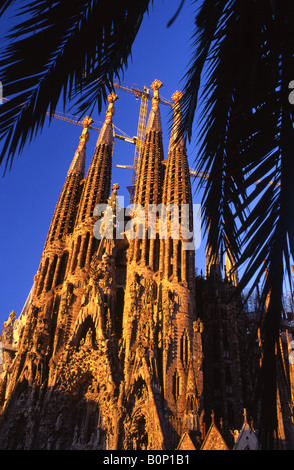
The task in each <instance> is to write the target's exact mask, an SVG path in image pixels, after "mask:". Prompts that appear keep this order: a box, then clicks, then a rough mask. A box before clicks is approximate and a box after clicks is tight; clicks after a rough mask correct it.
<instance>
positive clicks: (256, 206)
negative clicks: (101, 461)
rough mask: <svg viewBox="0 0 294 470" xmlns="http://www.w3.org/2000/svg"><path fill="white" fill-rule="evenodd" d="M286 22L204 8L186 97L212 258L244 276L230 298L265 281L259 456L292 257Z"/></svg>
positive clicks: (291, 17)
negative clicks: (222, 258)
mask: <svg viewBox="0 0 294 470" xmlns="http://www.w3.org/2000/svg"><path fill="white" fill-rule="evenodd" d="M212 3H213V5H212ZM293 22H294V6H293V5H292V2H287V1H285V2H279V3H277V2H267V1H265V0H261V1H259V2H255V1H253V0H248V1H246V2H239V1H237V0H231V1H218V2H211V1H210V0H204V2H203V3H202V5H201V8H200V10H199V12H198V15H197V17H196V35H195V38H196V41H195V44H194V47H195V46H197V47H196V52H195V55H194V57H193V60H192V62H191V65H190V68H189V70H188V72H187V74H186V85H185V88H184V97H185V106H183V122H184V125H183V127H184V129H185V132H186V134H187V136H188V138H190V137H191V133H192V126H193V119H194V115H195V109H196V106H198V107H199V108H200V109H201V114H200V120H199V124H198V125H199V127H200V132H199V135H198V141H199V149H200V150H199V153H198V155H197V160H196V169H197V170H198V171H204V170H206V171H207V169H209V171H210V178H209V179H208V182H207V186H206V190H205V192H204V197H203V201H202V203H203V206H204V211H203V213H204V222H205V221H209V223H208V224H207V228H209V232H208V243H209V246H210V249H211V252H212V253H213V254H214V256H215V255H217V253H218V251H219V249H220V247H221V246H226V244H228V245H229V247H230V251H231V253H232V255H233V257H234V259H235V260H236V267H237V268H238V269H241V268H242V269H244V275H243V276H242V278H241V281H240V284H239V290H238V291H237V292H240V291H242V290H243V289H244V288H245V286H247V285H248V284H249V283H250V285H251V289H250V291H249V293H250V292H251V291H252V290H253V289H254V288H256V287H257V286H258V285H259V283H260V282H261V281H262V280H263V281H264V283H263V291H262V299H263V304H264V306H265V318H264V321H263V331H262V335H263V348H264V352H263V364H262V369H261V379H262V392H261V396H260V397H259V398H260V400H261V404H262V417H261V434H262V442H263V445H264V446H265V447H266V446H267V445H268V444H269V441H270V440H271V438H272V435H273V431H274V429H275V428H276V426H277V416H276V401H275V399H276V375H275V345H276V344H277V341H278V335H279V324H280V316H281V311H282V285H283V279H284V272H285V271H286V274H287V276H288V278H289V281H291V272H290V261H289V260H290V258H291V257H292V258H293V254H294V250H293V248H294V242H293V240H294V239H293V235H294V233H293V222H292V217H293V212H294V206H293V204H294V194H293V191H294V167H293V150H294V149H293V142H294V131H293V108H291V105H290V104H289V101H288V94H289V89H288V84H289V82H290V81H291V79H292V78H293V77H294V63H293V57H294V40H293V37H292V36H293V34H292V32H291V25H293ZM202 78H203V81H204V86H203V87H202V80H201V79H202ZM258 181H260V182H259V183H258V184H256V183H257V182H258ZM210 232H211V233H210ZM265 269H266V270H267V276H266V278H265ZM269 370H270V371H271V375H270V377H269V376H268V371H269ZM266 394H267V396H266Z"/></svg>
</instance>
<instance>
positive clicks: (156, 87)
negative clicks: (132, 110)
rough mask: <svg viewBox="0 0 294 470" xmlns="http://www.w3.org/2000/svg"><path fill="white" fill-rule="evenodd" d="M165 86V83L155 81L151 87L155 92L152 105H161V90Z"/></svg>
mask: <svg viewBox="0 0 294 470" xmlns="http://www.w3.org/2000/svg"><path fill="white" fill-rule="evenodd" d="M162 86H163V83H162V82H161V81H160V80H157V79H156V80H154V82H153V83H152V85H150V88H152V90H153V98H152V103H157V104H158V103H159V91H158V90H159V88H161V87H162Z"/></svg>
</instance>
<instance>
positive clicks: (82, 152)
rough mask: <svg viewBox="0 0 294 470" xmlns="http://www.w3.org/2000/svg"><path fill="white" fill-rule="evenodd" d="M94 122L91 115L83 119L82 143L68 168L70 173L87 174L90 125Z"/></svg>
mask: <svg viewBox="0 0 294 470" xmlns="http://www.w3.org/2000/svg"><path fill="white" fill-rule="evenodd" d="M92 123H93V119H91V118H90V117H89V116H87V117H85V119H84V120H83V132H82V135H81V137H80V143H79V145H78V148H77V150H76V153H75V154H74V158H73V161H72V162H71V165H70V167H69V170H68V173H67V174H68V175H70V174H72V173H78V174H81V175H82V176H83V177H84V175H85V164H86V143H87V142H88V140H89V127H90V125H91V124H92Z"/></svg>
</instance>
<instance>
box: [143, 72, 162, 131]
mask: <svg viewBox="0 0 294 470" xmlns="http://www.w3.org/2000/svg"><path fill="white" fill-rule="evenodd" d="M161 87H162V82H161V81H160V80H157V79H156V80H154V82H153V83H152V85H150V88H152V89H153V98H152V107H151V111H150V115H149V119H148V122H147V127H146V134H147V133H148V132H150V131H156V132H161V119H160V112H159V102H160V99H159V92H158V90H159V88H161Z"/></svg>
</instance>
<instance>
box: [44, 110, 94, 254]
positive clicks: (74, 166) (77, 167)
mask: <svg viewBox="0 0 294 470" xmlns="http://www.w3.org/2000/svg"><path fill="white" fill-rule="evenodd" d="M92 122H93V120H92V119H91V118H90V117H89V116H87V117H86V118H85V119H84V120H83V131H82V135H81V137H80V142H79V145H78V148H77V150H76V152H75V154H74V158H73V160H72V162H71V165H70V167H69V170H68V173H67V177H66V180H65V183H64V185H63V188H62V191H61V194H60V197H59V199H58V202H57V205H56V208H55V211H54V215H53V218H52V222H51V224H50V228H49V232H48V236H47V241H46V246H48V244H51V243H53V242H54V241H56V240H61V239H63V238H64V237H65V236H66V235H67V234H68V233H70V232H72V230H73V226H74V221H75V216H76V212H77V204H78V200H79V197H80V183H81V180H82V179H83V178H84V174H85V159H86V144H87V142H88V140H89V127H90V125H91V124H92Z"/></svg>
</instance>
